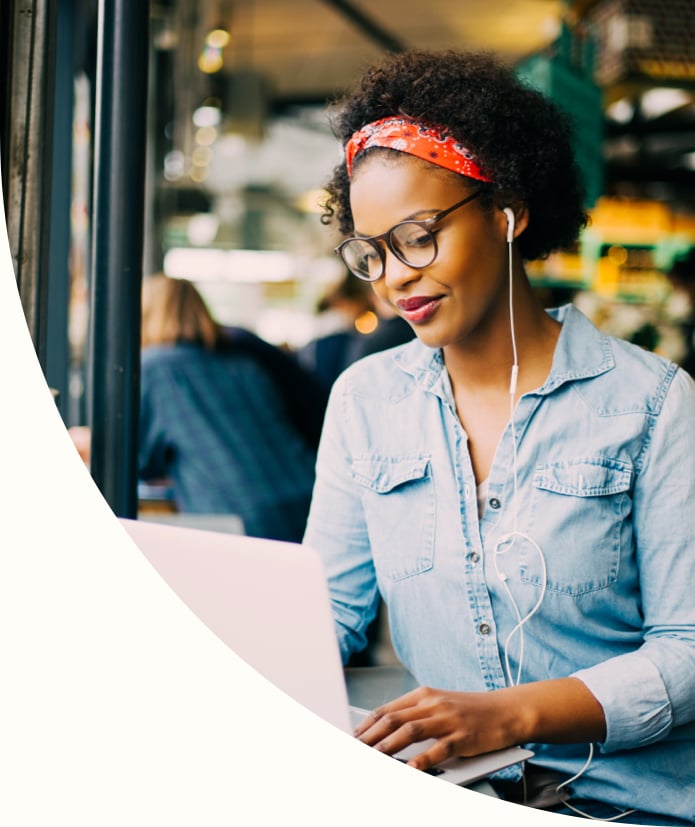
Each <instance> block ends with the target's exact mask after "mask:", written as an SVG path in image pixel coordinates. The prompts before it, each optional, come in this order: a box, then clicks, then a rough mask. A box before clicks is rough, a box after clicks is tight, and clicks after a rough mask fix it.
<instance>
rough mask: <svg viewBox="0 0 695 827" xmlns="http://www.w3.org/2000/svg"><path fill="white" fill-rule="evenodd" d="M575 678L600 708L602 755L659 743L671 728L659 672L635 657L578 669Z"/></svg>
mask: <svg viewBox="0 0 695 827" xmlns="http://www.w3.org/2000/svg"><path fill="white" fill-rule="evenodd" d="M572 677H574V678H578V679H579V680H580V681H582V683H583V684H584V685H585V686H586V687H587V689H588V690H589V691H590V692H591V693H592V694H593V695H594V697H595V698H596V700H597V701H598V702H599V703H600V704H601V706H602V707H603V712H604V715H605V716H606V739H605V741H604V742H603V743H602V744H600V745H599V747H600V749H601V751H602V752H614V751H615V750H619V749H633V748H635V747H642V746H645V745H646V744H651V743H653V742H655V741H659V740H660V739H661V738H663V737H664V736H665V735H667V734H668V732H669V730H670V729H671V727H672V725H673V710H672V708H671V702H670V700H669V697H668V692H667V691H666V686H665V685H664V681H663V679H662V677H661V674H660V673H659V670H658V669H657V668H656V666H655V665H654V664H653V663H652V661H651V660H649V659H648V658H645V657H643V656H642V655H640V654H638V653H635V652H633V653H630V654H628V655H619V656H618V657H615V658H611V659H610V660H608V661H605V662H604V663H599V664H597V665H596V666H592V667H591V668H590V669H581V670H580V671H578V672H575V673H574V674H573V675H572Z"/></svg>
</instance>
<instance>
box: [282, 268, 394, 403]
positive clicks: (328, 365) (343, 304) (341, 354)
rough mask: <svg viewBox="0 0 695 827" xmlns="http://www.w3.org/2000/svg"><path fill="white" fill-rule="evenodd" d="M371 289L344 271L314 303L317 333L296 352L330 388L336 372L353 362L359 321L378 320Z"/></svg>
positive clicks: (373, 321)
mask: <svg viewBox="0 0 695 827" xmlns="http://www.w3.org/2000/svg"><path fill="white" fill-rule="evenodd" d="M371 292H372V291H371V288H370V287H369V285H367V284H364V283H363V282H359V281H358V280H357V279H356V278H354V276H352V274H351V273H346V274H345V275H344V276H343V278H341V279H340V281H338V283H337V284H335V285H332V286H331V287H330V289H329V290H327V291H326V293H325V295H323V296H322V297H321V298H320V299H319V301H318V303H317V305H316V324H317V329H316V335H315V336H314V338H313V339H311V341H309V342H308V343H307V344H306V345H304V346H303V347H301V348H300V349H299V350H298V351H297V353H296V357H297V361H298V362H299V364H300V365H302V366H303V367H304V368H306V369H307V370H309V371H311V372H312V373H313V374H314V375H315V376H316V377H317V379H318V380H319V381H320V382H321V384H322V386H323V387H324V388H325V389H326V391H329V390H330V388H331V386H332V385H333V382H334V381H335V380H336V379H337V378H338V376H339V374H340V373H341V372H342V371H343V370H344V369H345V368H346V367H347V366H348V365H349V364H350V363H351V362H352V360H353V357H352V356H351V351H352V349H353V348H354V346H355V343H356V341H357V340H359V339H361V338H363V334H361V333H360V332H359V327H360V326H361V324H360V323H361V321H362V322H367V323H369V322H371V325H370V328H371V326H374V325H376V324H377V323H378V320H377V317H376V314H375V313H374V310H373V308H372V297H371Z"/></svg>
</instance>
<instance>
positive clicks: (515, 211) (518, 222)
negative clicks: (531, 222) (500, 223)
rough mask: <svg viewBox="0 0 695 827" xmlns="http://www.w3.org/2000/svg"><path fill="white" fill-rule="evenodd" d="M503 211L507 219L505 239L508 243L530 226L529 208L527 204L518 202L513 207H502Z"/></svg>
mask: <svg viewBox="0 0 695 827" xmlns="http://www.w3.org/2000/svg"><path fill="white" fill-rule="evenodd" d="M501 212H502V213H503V214H504V217H505V220H506V228H505V239H506V241H507V243H511V242H512V241H514V239H515V238H516V237H517V236H519V235H521V233H523V231H524V230H525V229H526V227H527V226H528V210H527V209H526V206H525V205H523V204H521V205H519V204H517V205H515V206H513V207H512V206H506V207H502V208H501Z"/></svg>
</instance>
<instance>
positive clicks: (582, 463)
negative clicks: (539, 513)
mask: <svg viewBox="0 0 695 827" xmlns="http://www.w3.org/2000/svg"><path fill="white" fill-rule="evenodd" d="M533 481H534V485H535V486H536V488H542V489H545V490H546V491H554V492H556V493H557V494H569V495H571V496H574V497H601V496H605V495H608V494H619V493H621V492H623V491H628V490H629V488H630V485H631V483H632V464H631V463H628V462H623V461H622V460H617V459H609V458H607V457H593V458H582V459H575V460H569V461H567V462H562V463H554V464H553V465H545V466H540V467H539V468H537V469H536V473H535V475H534V480H533Z"/></svg>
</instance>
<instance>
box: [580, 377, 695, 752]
mask: <svg viewBox="0 0 695 827" xmlns="http://www.w3.org/2000/svg"><path fill="white" fill-rule="evenodd" d="M693 457H695V383H693V381H692V379H691V378H690V377H689V376H688V375H687V374H686V373H685V372H684V371H682V370H679V371H677V373H676V375H675V376H674V378H673V381H672V382H671V384H670V385H669V386H668V390H667V392H666V397H665V399H664V402H663V406H662V407H661V411H660V413H658V415H656V416H655V417H654V420H653V426H652V431H651V434H650V435H649V437H648V440H647V444H646V445H645V449H644V451H643V455H642V457H641V463H640V465H639V466H638V468H637V474H636V479H635V488H634V493H633V520H634V534H635V539H636V555H637V562H638V566H639V572H640V586H641V601H642V612H643V616H644V624H643V629H644V643H643V645H642V646H641V647H640V648H639V649H638V650H637V651H635V652H633V653H630V654H626V655H621V656H619V657H616V658H612V659H611V660H609V661H606V662H604V663H602V664H598V665H596V666H594V667H592V668H589V669H584V670H581V671H578V672H576V673H575V677H577V678H579V679H580V680H581V681H582V682H583V683H584V684H585V685H586V686H587V687H588V689H589V690H590V691H591V692H592V693H593V694H594V696H595V697H596V698H597V700H598V701H599V703H600V704H601V706H602V707H603V710H604V713H605V716H606V726H607V732H606V739H605V742H604V743H603V744H602V745H601V749H602V750H603V751H605V752H609V751H613V750H619V749H629V748H634V747H640V746H644V745H646V744H650V743H653V742H655V741H658V740H660V739H661V738H663V737H664V736H665V735H667V734H669V733H670V732H671V730H672V729H673V728H674V727H678V726H681V725H683V724H686V723H688V722H690V721H693V720H695V589H693V583H692V577H693V572H694V571H695V530H694V528H693V524H692V523H691V518H692V516H693V513H694V512H693V503H695V462H694V461H693Z"/></svg>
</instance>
